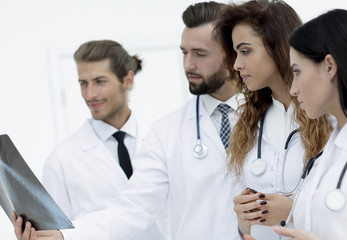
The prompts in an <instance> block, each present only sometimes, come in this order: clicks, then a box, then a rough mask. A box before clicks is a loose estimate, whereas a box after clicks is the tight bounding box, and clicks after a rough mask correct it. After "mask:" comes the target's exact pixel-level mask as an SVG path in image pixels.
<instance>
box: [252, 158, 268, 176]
mask: <svg viewBox="0 0 347 240" xmlns="http://www.w3.org/2000/svg"><path fill="white" fill-rule="evenodd" d="M265 170H266V162H265V161H264V160H262V159H261V158H257V159H255V160H253V161H252V163H251V172H252V174H253V175H255V176H259V175H261V174H263V173H264V172H265Z"/></svg>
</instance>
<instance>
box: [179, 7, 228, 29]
mask: <svg viewBox="0 0 347 240" xmlns="http://www.w3.org/2000/svg"><path fill="white" fill-rule="evenodd" d="M223 6H225V4H223V3H217V2H214V1H210V2H200V3H195V4H192V5H190V6H188V7H187V9H186V10H185V11H184V12H183V14H182V19H183V22H184V24H185V25H186V27H188V28H194V27H199V26H201V25H204V24H207V23H213V22H215V21H217V19H218V16H219V13H220V11H221V9H222V7H223Z"/></svg>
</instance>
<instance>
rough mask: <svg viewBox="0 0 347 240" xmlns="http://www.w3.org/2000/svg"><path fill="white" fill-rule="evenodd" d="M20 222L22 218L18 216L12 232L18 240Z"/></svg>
mask: <svg viewBox="0 0 347 240" xmlns="http://www.w3.org/2000/svg"><path fill="white" fill-rule="evenodd" d="M22 223H23V219H22V218H21V217H18V218H17V219H16V221H15V222H14V233H15V235H16V237H17V239H19V240H20V239H22Z"/></svg>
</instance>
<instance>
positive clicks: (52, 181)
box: [42, 119, 167, 240]
mask: <svg viewBox="0 0 347 240" xmlns="http://www.w3.org/2000/svg"><path fill="white" fill-rule="evenodd" d="M136 129H137V131H136V133H137V136H136V148H139V146H140V145H142V143H143V140H144V137H145V135H146V134H147V131H148V129H149V126H147V125H145V124H139V122H138V121H137V122H136ZM129 154H130V155H133V153H132V152H131V153H129ZM132 162H133V167H134V169H136V163H135V162H134V161H132ZM42 182H43V185H44V186H45V187H46V189H47V190H48V192H49V193H50V194H51V196H52V197H53V199H55V201H56V202H57V203H58V205H59V206H60V207H61V208H62V210H63V211H64V212H65V214H66V215H67V216H68V217H69V218H70V219H71V220H76V219H78V218H79V217H81V216H83V215H85V214H87V213H89V212H92V211H96V210H100V209H103V208H105V207H106V206H107V203H108V202H109V201H111V199H113V198H114V197H116V196H117V195H118V194H119V192H120V191H121V189H122V188H123V187H124V185H125V183H127V182H128V179H127V177H126V175H125V174H124V172H123V170H122V169H121V167H120V166H119V164H118V163H117V162H116V160H115V157H114V156H112V154H111V153H110V151H109V150H108V149H107V148H106V146H105V144H104V142H102V141H101V140H100V139H99V137H98V136H97V135H96V133H95V132H94V130H93V128H92V126H91V119H88V120H87V121H86V122H85V123H84V124H83V125H82V127H81V128H80V129H79V130H77V132H75V133H74V134H73V135H72V136H71V137H69V138H68V139H67V140H66V141H64V142H63V143H62V144H60V145H59V146H58V147H57V148H56V149H55V150H54V151H53V153H52V154H51V155H50V157H49V158H48V159H47V161H46V163H45V167H44V170H43V180H42ZM163 214H164V213H163ZM161 223H162V224H167V223H166V222H165V221H163V222H161ZM156 224H157V223H155V224H154V225H153V226H151V227H149V229H147V232H146V233H141V234H140V235H139V236H136V237H134V238H132V239H138V240H144V239H146V240H153V239H163V238H164V235H163V229H162V227H164V226H158V225H156ZM105 231H107V230H105Z"/></svg>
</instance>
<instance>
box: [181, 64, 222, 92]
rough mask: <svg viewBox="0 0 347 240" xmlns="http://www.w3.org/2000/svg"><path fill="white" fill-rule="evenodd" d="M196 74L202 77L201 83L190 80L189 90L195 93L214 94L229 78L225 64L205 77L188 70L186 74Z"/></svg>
mask: <svg viewBox="0 0 347 240" xmlns="http://www.w3.org/2000/svg"><path fill="white" fill-rule="evenodd" d="M188 74H189V75H194V76H198V77H200V78H201V80H202V82H201V83H195V82H189V91H190V93H192V94H194V95H201V94H212V93H215V92H216V91H217V90H218V89H220V88H221V87H222V86H223V85H224V83H225V82H226V80H227V73H226V71H225V69H224V67H223V65H222V66H221V67H220V68H219V69H218V70H217V71H216V72H214V73H212V74H211V75H210V76H207V77H204V76H202V75H200V74H198V73H195V72H186V75H187V76H188Z"/></svg>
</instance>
